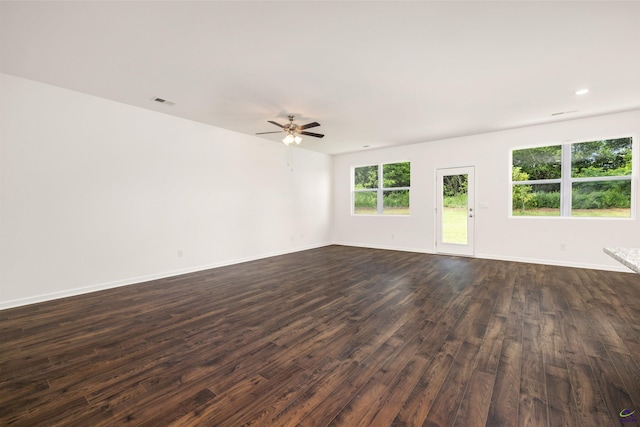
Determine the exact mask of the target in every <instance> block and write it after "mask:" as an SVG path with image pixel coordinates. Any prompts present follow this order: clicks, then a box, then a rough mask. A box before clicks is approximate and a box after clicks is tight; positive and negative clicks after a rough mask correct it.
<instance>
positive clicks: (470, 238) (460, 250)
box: [435, 166, 476, 257]
mask: <svg viewBox="0 0 640 427" xmlns="http://www.w3.org/2000/svg"><path fill="white" fill-rule="evenodd" d="M463 174H466V175H467V179H468V188H467V243H466V244H462V243H446V242H443V241H442V213H443V208H442V202H443V196H442V178H443V177H444V176H450V175H463ZM435 175H436V180H435V182H436V200H435V202H436V209H435V236H436V239H435V240H436V241H435V251H436V253H438V254H447V255H461V256H470V257H472V256H474V255H475V220H476V208H475V166H459V167H447V168H439V169H436V171H435Z"/></svg>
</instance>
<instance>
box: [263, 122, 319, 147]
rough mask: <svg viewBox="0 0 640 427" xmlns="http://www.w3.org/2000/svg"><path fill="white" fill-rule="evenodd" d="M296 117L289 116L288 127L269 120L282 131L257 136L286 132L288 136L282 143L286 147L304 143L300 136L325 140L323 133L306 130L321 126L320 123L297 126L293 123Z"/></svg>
mask: <svg viewBox="0 0 640 427" xmlns="http://www.w3.org/2000/svg"><path fill="white" fill-rule="evenodd" d="M294 118H295V117H294V116H289V123H287V124H286V125H281V124H280V123H277V122H274V121H273V120H267V121H268V122H269V123H271V124H274V125H276V126H278V127H281V128H282V130H278V131H275V132H258V133H256V135H265V134H267V133H280V132H285V133H286V134H287V135H286V136H285V137H284V139H283V140H282V142H283V143H284V145H290V144H292V143H294V142H295V143H296V144H300V142H301V141H302V137H301V136H300V135H308V136H313V137H315V138H323V137H324V135H323V134H321V133H314V132H306V131H305V129H309V128H314V127H316V126H320V123H318V122H312V123H307V124H306V125H297V124H295V123H293V119H294Z"/></svg>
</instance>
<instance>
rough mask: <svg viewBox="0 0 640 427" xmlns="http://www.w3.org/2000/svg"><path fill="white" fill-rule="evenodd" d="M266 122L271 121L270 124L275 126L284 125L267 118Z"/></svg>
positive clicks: (282, 126)
mask: <svg viewBox="0 0 640 427" xmlns="http://www.w3.org/2000/svg"><path fill="white" fill-rule="evenodd" d="M267 122H269V123H271V124H272V125H276V126H279V127H281V128H284V125H281V124H280V123H276V122H274V121H273V120H267Z"/></svg>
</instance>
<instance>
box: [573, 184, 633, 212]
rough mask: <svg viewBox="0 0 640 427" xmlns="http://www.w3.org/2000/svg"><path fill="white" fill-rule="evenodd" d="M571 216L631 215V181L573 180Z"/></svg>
mask: <svg viewBox="0 0 640 427" xmlns="http://www.w3.org/2000/svg"><path fill="white" fill-rule="evenodd" d="M571 188H572V192H571V216H591V217H625V218H629V217H631V181H630V180H620V181H618V180H616V181H592V182H574V183H573V184H572V186H571Z"/></svg>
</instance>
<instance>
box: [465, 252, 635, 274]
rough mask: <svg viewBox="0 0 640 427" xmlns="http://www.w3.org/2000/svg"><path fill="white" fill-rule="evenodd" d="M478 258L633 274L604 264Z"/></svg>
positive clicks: (514, 258) (531, 259)
mask: <svg viewBox="0 0 640 427" xmlns="http://www.w3.org/2000/svg"><path fill="white" fill-rule="evenodd" d="M476 258H482V259H493V260H499V261H513V262H524V263H529V264H543V265H555V266H558V267H573V268H587V269H590V270H604V271H615V272H619V273H633V272H632V271H631V270H630V269H628V268H626V267H624V266H619V267H618V266H614V265H604V264H588V263H583V262H571V261H557V260H551V259H536V258H521V257H508V256H507V257H505V256H495V255H488V254H477V255H476Z"/></svg>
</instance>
